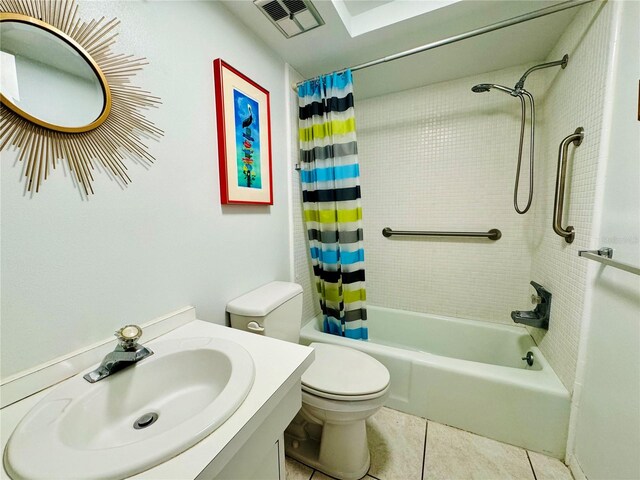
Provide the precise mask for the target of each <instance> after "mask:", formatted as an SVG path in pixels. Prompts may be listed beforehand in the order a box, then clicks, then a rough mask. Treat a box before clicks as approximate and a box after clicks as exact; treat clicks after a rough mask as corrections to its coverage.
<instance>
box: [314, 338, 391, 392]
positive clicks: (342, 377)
mask: <svg viewBox="0 0 640 480" xmlns="http://www.w3.org/2000/svg"><path fill="white" fill-rule="evenodd" d="M310 347H313V349H314V350H315V356H316V358H315V360H314V362H313V364H311V366H310V367H309V368H308V369H307V371H306V372H305V373H304V374H303V375H302V390H303V391H305V392H307V393H309V394H311V395H315V396H318V397H322V398H327V399H331V400H341V401H363V400H369V399H373V398H378V397H380V396H382V395H384V394H385V393H386V391H387V390H388V387H389V380H390V377H389V371H388V370H387V369H386V367H385V366H384V365H383V364H381V363H380V362H379V361H377V360H376V359H375V358H373V357H370V356H369V355H367V354H365V353H363V352H360V351H359V350H355V349H353V348H348V347H342V346H338V345H330V344H326V343H312V344H311V345H310Z"/></svg>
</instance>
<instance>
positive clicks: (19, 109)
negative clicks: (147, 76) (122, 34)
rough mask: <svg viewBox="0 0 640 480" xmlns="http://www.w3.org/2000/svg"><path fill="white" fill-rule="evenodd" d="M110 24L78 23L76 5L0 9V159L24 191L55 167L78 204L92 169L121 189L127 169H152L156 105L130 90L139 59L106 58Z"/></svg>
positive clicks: (37, 2) (67, 1) (14, 4)
mask: <svg viewBox="0 0 640 480" xmlns="http://www.w3.org/2000/svg"><path fill="white" fill-rule="evenodd" d="M118 24H119V22H118V20H117V19H112V20H108V21H107V20H105V19H104V17H103V18H101V19H100V20H91V21H90V22H83V21H81V20H80V19H79V18H78V5H77V4H76V3H75V0H0V66H1V78H0V100H1V102H2V103H1V105H0V150H4V149H5V148H15V149H18V150H19V152H20V153H19V155H18V160H19V161H21V162H23V169H24V177H25V182H26V185H25V187H26V189H27V190H28V191H35V192H37V191H38V190H39V189H40V186H41V185H42V182H43V181H44V180H46V179H48V178H49V176H50V175H51V174H52V170H53V169H55V168H56V165H58V163H59V162H60V161H64V162H66V163H67V165H68V169H69V171H70V172H72V178H73V179H74V180H75V181H76V182H77V184H78V185H79V186H80V189H81V191H82V192H83V193H84V194H85V195H89V194H93V193H94V191H93V186H92V182H93V180H94V173H95V172H96V171H97V168H96V167H97V165H96V164H100V165H101V166H102V167H103V168H104V170H106V171H108V172H110V173H111V174H112V175H113V177H114V178H115V179H117V180H118V181H119V182H121V183H122V184H127V183H129V182H130V181H131V179H130V177H129V175H128V174H127V166H126V164H125V161H126V160H134V161H141V162H144V163H150V162H153V160H154V158H153V156H152V155H151V154H150V153H149V151H148V149H147V146H146V145H145V144H144V143H143V142H142V139H144V138H147V139H149V138H155V139H157V138H159V137H160V136H161V135H162V130H160V129H159V128H157V127H156V126H154V124H153V123H152V122H150V121H149V120H147V119H145V117H144V112H145V111H146V110H147V109H149V108H152V107H157V106H158V105H159V104H160V99H159V98H157V97H154V96H152V95H151V94H150V93H149V92H146V91H144V90H142V89H140V88H139V87H137V86H135V85H133V84H132V83H131V77H133V76H134V75H135V74H136V73H137V72H138V71H139V70H141V69H142V67H143V66H144V65H146V64H147V62H146V60H145V59H144V58H134V57H133V56H131V55H124V54H116V53H114V52H112V50H111V47H112V46H113V44H114V43H115V37H116V36H117V33H115V28H116V27H117V25H118Z"/></svg>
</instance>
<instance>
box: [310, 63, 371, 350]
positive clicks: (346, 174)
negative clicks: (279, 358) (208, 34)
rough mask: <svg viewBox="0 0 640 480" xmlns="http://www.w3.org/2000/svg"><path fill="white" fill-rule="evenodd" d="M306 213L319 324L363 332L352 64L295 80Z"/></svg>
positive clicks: (356, 334)
mask: <svg viewBox="0 0 640 480" xmlns="http://www.w3.org/2000/svg"><path fill="white" fill-rule="evenodd" d="M298 105H299V138H300V163H301V171H300V175H301V181H302V201H303V208H304V219H305V224H306V228H307V234H308V237H309V246H310V254H311V263H312V265H313V273H314V277H315V284H316V289H317V291H318V295H319V297H320V307H321V308H322V313H323V316H324V331H325V332H327V333H332V334H335V335H341V336H344V337H349V338H356V339H361V340H366V339H367V326H366V319H367V311H366V307H365V300H366V291H365V283H364V250H363V246H362V208H361V206H360V171H359V166H358V155H357V144H356V132H355V113H354V110H353V82H352V78H351V70H347V71H345V72H341V73H332V74H330V75H325V76H322V77H320V78H317V79H313V80H308V81H306V82H305V83H303V84H302V85H300V86H299V87H298Z"/></svg>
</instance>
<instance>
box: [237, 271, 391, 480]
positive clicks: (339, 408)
mask: <svg viewBox="0 0 640 480" xmlns="http://www.w3.org/2000/svg"><path fill="white" fill-rule="evenodd" d="M227 311H228V312H229V316H230V320H231V326H232V327H234V328H239V329H242V330H248V331H252V332H254V333H258V334H261V335H265V336H269V337H274V338H279V339H281V340H286V341H294V342H297V341H298V340H299V332H300V318H301V315H302V287H300V285H297V284H295V283H287V282H272V283H269V284H267V285H264V286H263V287H260V288H258V289H256V290H253V291H252V292H249V293H247V294H245V295H243V296H241V297H239V298H236V299H235V300H232V301H231V302H229V303H228V304H227ZM310 346H311V347H313V348H314V350H315V360H314V362H313V364H312V365H311V366H310V367H309V368H308V369H307V371H306V372H305V373H304V374H303V375H302V408H301V409H300V412H298V414H297V415H296V417H295V418H294V420H293V421H292V422H291V425H289V427H288V428H287V430H286V431H285V452H286V454H287V455H288V456H290V457H292V458H295V459H296V460H299V461H300V462H302V463H304V464H306V465H308V466H310V467H313V468H315V469H317V470H320V471H322V472H324V473H326V474H328V475H331V476H332V477H336V478H340V479H345V480H355V479H359V478H362V477H363V476H364V475H365V474H366V473H367V471H368V470H369V465H370V456H369V447H368V444H367V431H366V424H365V421H366V419H367V418H369V417H370V416H371V415H373V414H374V413H375V412H377V411H378V410H379V409H380V408H381V407H382V406H383V405H384V402H385V400H386V399H387V396H388V392H389V380H390V377H389V371H388V370H387V369H386V367H385V366H384V365H382V364H381V363H380V362H378V361H377V360H376V359H374V358H373V357H370V356H369V355H367V354H365V353H363V352H361V351H359V350H355V349H352V348H348V347H342V346H337V345H328V344H324V343H312V344H311V345H310Z"/></svg>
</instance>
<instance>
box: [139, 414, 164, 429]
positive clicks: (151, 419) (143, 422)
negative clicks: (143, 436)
mask: <svg viewBox="0 0 640 480" xmlns="http://www.w3.org/2000/svg"><path fill="white" fill-rule="evenodd" d="M156 420H158V414H157V413H156V412H150V413H145V414H144V415H142V416H141V417H140V418H138V419H137V420H136V421H135V422H133V428H135V429H136V430H140V429H141V428H147V427H148V426H150V425H153V424H154V423H156Z"/></svg>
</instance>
